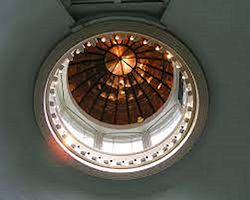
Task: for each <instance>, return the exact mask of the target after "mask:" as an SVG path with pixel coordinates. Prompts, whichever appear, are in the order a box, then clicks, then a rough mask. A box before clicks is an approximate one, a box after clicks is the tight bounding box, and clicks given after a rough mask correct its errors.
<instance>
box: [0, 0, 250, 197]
mask: <svg viewBox="0 0 250 200" xmlns="http://www.w3.org/2000/svg"><path fill="white" fill-rule="evenodd" d="M0 3H1V6H0V17H1V27H0V61H1V63H0V91H1V95H0V152H1V153H0V200H59V199H60V200H68V199H71V200H79V199H84V200H85V199H86V200H104V199H109V200H111V199H114V200H117V199H119V200H120V199H121V200H122V199H143V200H151V199H153V200H167V199H172V200H182V199H192V200H194V199H197V200H198V199H199V200H200V199H202V200H210V199H213V200H230V199H232V200H247V199H249V196H250V190H249V187H250V167H249V165H250V148H249V142H250V126H249V124H248V123H250V117H249V114H250V103H249V102H250V101H249V99H250V90H249V86H250V59H249V58H250V56H249V55H250V54H249V52H250V51H249V44H250V24H249V22H250V12H249V8H250V1H248V0H240V1H239V0H238V1H237V0H207V1H201V0H188V1H187V0H175V1H172V2H171V4H170V6H169V7H168V12H166V13H165V15H164V16H163V18H162V22H163V23H164V24H165V25H166V26H167V27H168V29H169V30H170V31H171V32H172V33H174V34H175V35H177V36H178V37H179V38H181V39H182V41H184V42H185V43H186V44H187V45H188V46H189V47H190V48H191V49H192V50H193V52H194V53H195V55H196V56H197V57H198V59H199V60H200V62H201V64H202V66H203V70H204V72H205V74H206V78H207V81H208V86H209V92H210V108H209V117H208V121H207V126H206V129H205V131H204V134H203V135H202V137H201V138H200V140H199V142H198V143H197V144H196V145H195V146H194V148H193V150H192V151H191V153H189V154H188V155H187V156H186V157H185V158H184V159H182V160H181V161H180V162H178V163H177V164H175V165H174V166H172V167H171V168H169V169H167V170H165V171H163V172H162V173H160V174H158V175H154V176H152V177H148V178H144V179H139V180H133V181H110V180H102V179H98V178H94V177H90V176H88V175H85V174H83V173H81V172H79V171H77V170H75V169H74V168H72V167H70V166H65V165H63V164H61V163H60V162H58V161H56V159H55V158H54V157H53V155H52V154H51V153H50V151H49V150H48V148H47V144H46V142H45V141H44V140H43V138H42V136H41V134H40V131H39V129H38V127H37V125H36V123H35V119H34V115H33V108H32V107H33V97H32V96H33V88H34V81H35V78H36V75H37V73H38V71H39V68H40V66H41V63H42V61H43V60H44V59H45V58H46V56H47V55H48V53H49V51H50V50H51V49H52V48H53V47H54V46H55V45H56V44H57V43H58V42H59V41H60V40H61V39H63V38H64V37H65V36H66V35H67V34H69V32H70V29H69V27H70V26H72V20H71V18H70V17H69V16H68V14H67V12H66V11H65V10H64V9H63V8H62V7H61V6H60V5H59V4H58V1H56V0H43V1H28V0H9V1H4V0H0Z"/></svg>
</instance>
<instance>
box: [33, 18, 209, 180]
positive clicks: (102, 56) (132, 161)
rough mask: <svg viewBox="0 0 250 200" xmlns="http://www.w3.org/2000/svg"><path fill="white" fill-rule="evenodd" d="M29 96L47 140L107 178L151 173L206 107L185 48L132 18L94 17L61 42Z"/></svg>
mask: <svg viewBox="0 0 250 200" xmlns="http://www.w3.org/2000/svg"><path fill="white" fill-rule="evenodd" d="M34 98H35V107H34V108H35V113H36V118H37V122H38V124H39V126H40V128H41V131H42V133H43V134H44V136H45V138H46V139H47V140H49V141H50V140H53V141H55V143H54V144H58V145H59V147H60V148H61V149H62V150H63V152H65V154H67V155H69V156H70V158H72V160H70V161H69V163H70V164H72V165H73V166H75V167H77V168H79V169H81V170H83V171H84V172H87V173H88V174H91V175H94V176H98V177H103V178H109V179H133V178H140V177H144V176H148V175H152V174H155V173H157V172H159V171H161V170H163V169H165V168H166V167H168V166H170V165H172V164H173V163H174V162H176V161H177V160H179V159H180V158H181V157H182V156H183V155H184V154H185V153H187V152H188V151H189V150H190V148H191V146H192V144H193V143H194V142H195V140H196V139H197V138H198V136H199V135H200V133H201V130H202V128H203V127H204V124H205V119H206V113H207V107H208V94H207V87H206V82H205V79H204V76H203V73H202V71H201V69H200V65H199V63H198V62H197V60H196V59H195V57H194V56H193V55H192V53H191V52H190V51H189V50H188V48H186V47H185V46H184V45H183V44H182V43H181V42H180V41H179V40H177V39H176V38H175V37H173V36H172V35H171V34H169V33H168V32H166V31H165V30H162V29H161V28H159V27H158V26H152V25H149V24H146V23H141V22H136V21H129V20H127V21H125V20H114V21H104V22H102V23H93V24H92V25H88V26H87V27H86V28H84V29H82V30H80V31H78V32H76V33H73V34H72V35H71V36H70V37H68V38H66V39H65V40H64V41H62V42H61V43H60V44H59V45H58V46H57V47H56V48H55V49H54V50H53V51H52V53H51V54H50V55H49V57H48V58H47V59H46V61H45V62H44V65H43V67H42V69H41V71H40V73H39V76H38V80H37V84H36V90H35V96H34ZM58 157H60V155H58Z"/></svg>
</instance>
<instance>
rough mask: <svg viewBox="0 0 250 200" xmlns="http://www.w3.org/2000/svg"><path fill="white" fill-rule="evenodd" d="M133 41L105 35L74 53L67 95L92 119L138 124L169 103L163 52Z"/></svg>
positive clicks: (168, 66)
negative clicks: (69, 93)
mask: <svg viewBox="0 0 250 200" xmlns="http://www.w3.org/2000/svg"><path fill="white" fill-rule="evenodd" d="M137 37H138V38H137V40H136V41H135V40H134V36H133V35H131V34H121V33H119V34H117V35H114V34H109V35H105V36H103V37H102V38H95V39H96V41H97V42H96V44H95V45H94V46H92V45H90V44H89V43H87V45H86V47H85V48H84V51H83V52H80V51H77V50H76V52H74V57H73V60H72V61H70V63H69V67H68V83H69V88H70V92H71V94H72V96H73V98H74V100H75V101H76V103H77V104H78V105H79V106H80V107H81V109H82V110H83V111H85V112H86V113H88V114H89V115H91V116H92V117H94V118H96V119H98V120H100V121H103V122H106V123H110V124H120V125H122V124H133V123H137V122H138V121H140V122H142V121H143V120H145V119H147V118H148V117H150V116H151V115H153V114H154V113H156V112H157V111H158V110H159V109H160V108H161V107H162V106H163V105H164V103H165V102H166V101H167V100H168V97H169V94H170V92H171V88H172V85H173V68H174V63H173V62H172V61H171V59H170V58H169V53H168V52H167V51H165V52H161V51H160V49H158V48H159V46H157V45H156V44H147V40H146V39H145V38H143V37H139V36H137ZM107 38H108V39H107ZM88 44H89V45H88Z"/></svg>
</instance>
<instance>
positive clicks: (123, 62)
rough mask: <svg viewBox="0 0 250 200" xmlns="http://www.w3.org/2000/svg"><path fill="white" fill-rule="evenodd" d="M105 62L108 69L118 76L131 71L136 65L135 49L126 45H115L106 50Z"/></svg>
mask: <svg viewBox="0 0 250 200" xmlns="http://www.w3.org/2000/svg"><path fill="white" fill-rule="evenodd" d="M105 64H106V67H107V69H108V70H109V71H110V72H111V73H113V74H115V75H118V76H121V75H126V74H128V73H130V72H131V71H132V70H133V69H134V68H135V66H136V57H135V53H134V52H133V50H131V49H130V48H129V47H128V46H125V45H115V46H113V47H111V48H110V49H109V50H107V52H106V56H105Z"/></svg>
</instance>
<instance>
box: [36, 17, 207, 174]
mask: <svg viewBox="0 0 250 200" xmlns="http://www.w3.org/2000/svg"><path fill="white" fill-rule="evenodd" d="M121 32H125V33H128V34H131V35H135V36H137V35H138V36H144V37H146V38H149V39H151V38H153V40H154V41H157V44H158V45H160V46H161V47H164V48H163V50H164V51H165V50H166V51H168V52H170V54H171V55H172V56H173V58H171V59H172V62H174V63H175V66H176V71H178V72H179V71H180V75H181V79H182V80H183V82H184V83H185V85H186V87H185V88H186V89H187V91H186V93H185V94H186V95H187V98H189V96H190V98H191V100H190V102H192V106H188V105H189V104H185V114H186V113H189V114H190V115H189V117H185V116H184V117H182V119H183V120H182V121H180V122H178V128H176V129H175V130H174V131H172V132H171V135H169V136H168V137H166V139H164V140H162V141H161V142H159V143H157V144H155V145H152V146H150V148H145V149H143V151H137V152H132V153H129V154H119V155H115V154H114V153H105V152H102V151H100V149H98V148H90V147H88V146H87V145H84V144H81V143H79V144H80V145H78V143H77V144H76V143H75V142H72V141H71V140H70V141H69V139H68V138H66V137H67V136H66V135H65V134H64V133H60V130H61V128H62V124H63V122H60V123H62V124H60V123H59V121H60V117H59V118H58V116H56V114H55V113H54V112H51V109H54V107H55V104H56V102H53V101H50V100H51V97H53V95H54V94H55V92H56V90H55V89H54V86H55V83H57V81H58V77H59V76H56V75H55V74H57V75H58V74H59V73H61V74H62V71H63V69H64V68H65V66H66V65H67V64H65V63H64V62H65V60H68V62H69V61H70V60H72V59H73V56H74V55H73V54H72V52H74V51H75V50H76V49H80V50H81V48H82V44H83V43H84V44H87V42H90V43H92V44H93V43H94V40H93V38H96V37H101V36H102V35H104V34H110V33H121ZM52 86H53V87H52ZM187 102H188V100H187ZM167 104H168V102H167V103H166V105H167ZM72 105H74V102H73V103H72ZM166 107H167V106H166ZM207 110H208V91H207V85H206V81H205V77H204V75H203V72H202V70H201V67H200V65H199V63H198V61H197V60H196V58H195V57H194V56H193V54H192V53H191V52H190V50H189V49H188V48H187V47H185V45H184V44H183V43H181V42H180V41H179V40H177V39H176V38H175V37H174V36H173V35H171V34H170V33H168V32H166V31H165V30H163V29H161V28H159V27H156V26H152V25H150V24H147V23H142V22H136V21H130V20H113V21H104V22H101V23H96V24H91V25H89V26H86V27H84V28H83V29H81V30H79V31H78V32H75V33H73V34H71V35H70V36H69V37H67V38H66V39H64V40H63V41H62V42H60V43H59V44H58V45H57V46H56V47H55V48H54V49H53V50H52V52H51V53H50V54H49V56H48V57H47V59H46V60H45V62H44V63H43V66H42V68H41V70H40V72H39V75H38V78H37V82H36V86H35V93H34V111H35V116H36V120H37V123H38V125H39V127H40V129H41V132H42V134H43V135H44V137H45V138H46V139H47V140H48V139H49V138H51V136H53V138H54V140H55V141H56V142H57V143H58V144H59V145H60V147H61V148H62V149H63V150H64V151H65V152H66V153H67V154H69V155H70V156H71V157H72V158H73V159H72V160H71V161H70V162H71V163H70V164H72V165H73V166H75V167H77V168H78V169H81V170H83V171H84V172H86V173H88V174H91V175H94V176H98V177H102V178H108V179H134V178H140V177H144V176H148V175H152V174H155V173H157V172H159V171H161V170H163V169H165V168H166V167H168V166H170V165H172V164H173V163H175V162H176V161H177V160H179V159H180V158H182V157H183V156H184V155H185V153H187V152H188V151H189V150H190V149H191V147H192V145H193V143H194V142H195V141H196V140H197V138H198V137H199V135H200V134H201V133H202V130H203V128H204V125H205V121H206V116H207ZM81 116H82V117H84V113H83V115H81ZM55 118H56V119H59V121H58V123H55V120H54V119H55ZM142 125H144V126H146V125H147V123H146V122H143V123H142ZM96 126H101V125H100V124H98V123H96ZM108 128H110V127H108ZM108 130H111V128H110V129H108ZM71 139H72V138H71ZM76 141H77V140H76ZM82 146H83V147H82ZM78 147H79V149H78ZM81 148H84V150H82V149H81ZM86 149H88V151H86ZM98 153H99V155H103V156H104V158H102V157H101V156H98ZM105 156H106V157H105ZM110 157H111V158H114V159H117V160H110V159H108V158H110Z"/></svg>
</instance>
